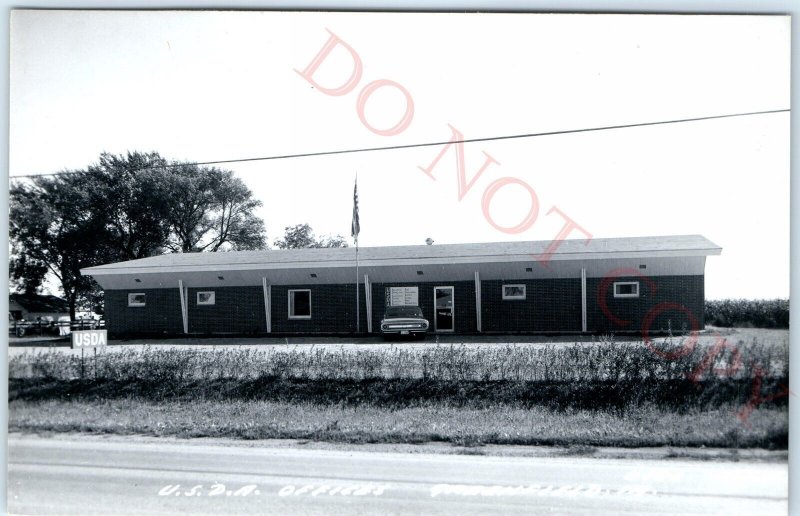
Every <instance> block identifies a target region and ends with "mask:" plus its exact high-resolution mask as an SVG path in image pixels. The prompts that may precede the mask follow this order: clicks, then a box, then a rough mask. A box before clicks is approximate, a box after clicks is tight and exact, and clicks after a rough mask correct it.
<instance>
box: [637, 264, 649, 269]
mask: <svg viewBox="0 0 800 516" xmlns="http://www.w3.org/2000/svg"><path fill="white" fill-rule="evenodd" d="M639 268H640V269H646V268H647V265H645V264H641V265H639Z"/></svg>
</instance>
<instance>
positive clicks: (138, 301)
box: [128, 292, 147, 306]
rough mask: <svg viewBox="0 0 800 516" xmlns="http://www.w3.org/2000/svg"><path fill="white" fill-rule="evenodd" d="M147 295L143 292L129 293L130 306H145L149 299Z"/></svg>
mask: <svg viewBox="0 0 800 516" xmlns="http://www.w3.org/2000/svg"><path fill="white" fill-rule="evenodd" d="M146 297H147V296H145V294H144V293H142V292H136V293H133V294H128V306H145V305H146V301H147V299H146Z"/></svg>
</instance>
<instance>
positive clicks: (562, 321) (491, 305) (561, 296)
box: [481, 278, 581, 333]
mask: <svg viewBox="0 0 800 516" xmlns="http://www.w3.org/2000/svg"><path fill="white" fill-rule="evenodd" d="M503 284H524V285H525V299H524V300H516V299H514V300H510V299H509V300H504V299H503V289H502V286H503ZM481 305H482V311H483V316H482V329H483V331H485V332H509V333H518V332H559V331H564V332H579V331H581V280H580V278H576V279H573V278H569V279H537V280H505V281H500V280H492V281H482V282H481Z"/></svg>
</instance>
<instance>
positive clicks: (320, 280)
mask: <svg viewBox="0 0 800 516" xmlns="http://www.w3.org/2000/svg"><path fill="white" fill-rule="evenodd" d="M720 253H721V248H720V247H719V246H717V245H715V244H714V243H712V242H711V241H709V240H708V239H706V238H704V237H702V236H700V235H688V236H662V237H641V238H610V239H601V238H596V239H590V240H563V241H560V242H551V241H542V242H498V243H478V244H448V245H418V246H389V247H362V248H360V249H359V250H358V264H356V249H355V248H352V247H350V248H334V249H330V248H328V249H292V250H277V251H276V250H268V251H237V252H218V253H175V254H165V255H161V256H153V257H150V258H143V259H140V260H132V261H126V262H120V263H112V264H108V265H101V266H97V267H90V268H87V269H84V270H82V271H81V272H82V273H83V274H84V275H88V276H91V277H93V278H94V279H95V280H97V281H98V282H99V283H100V285H101V286H102V287H103V289H104V291H105V314H106V315H105V317H106V327H107V328H108V330H109V333H110V334H111V335H113V336H125V335H147V334H149V335H180V334H190V335H191V334H197V335H202V334H251V335H268V334H274V335H303V334H318V335H319V334H353V333H379V332H380V321H381V318H382V317H383V314H384V310H385V308H386V307H387V306H390V305H417V306H419V307H421V308H422V311H423V313H424V314H425V316H426V318H427V319H428V320H429V321H430V326H431V330H430V331H432V332H438V333H457V334H480V333H582V332H589V333H605V332H634V333H642V332H644V333H648V332H662V331H665V330H667V328H671V329H672V330H673V331H680V330H691V329H697V328H702V326H703V307H704V301H705V300H704V279H705V261H706V256H710V255H719V254H720ZM356 288H358V306H359V310H358V313H357V311H356V299H357V292H356Z"/></svg>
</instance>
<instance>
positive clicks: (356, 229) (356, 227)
mask: <svg viewBox="0 0 800 516" xmlns="http://www.w3.org/2000/svg"><path fill="white" fill-rule="evenodd" d="M360 232H361V224H360V223H359V221H358V179H356V184H355V187H354V188H353V222H352V224H351V226H350V236H352V237H353V238H355V239H356V241H358V234H359V233H360Z"/></svg>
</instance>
